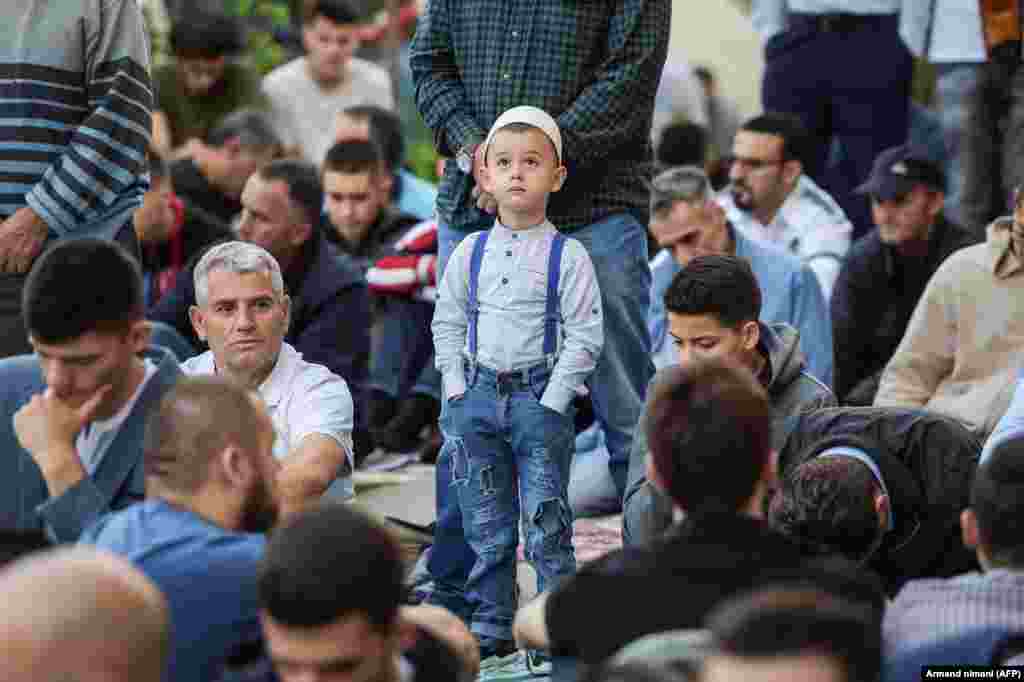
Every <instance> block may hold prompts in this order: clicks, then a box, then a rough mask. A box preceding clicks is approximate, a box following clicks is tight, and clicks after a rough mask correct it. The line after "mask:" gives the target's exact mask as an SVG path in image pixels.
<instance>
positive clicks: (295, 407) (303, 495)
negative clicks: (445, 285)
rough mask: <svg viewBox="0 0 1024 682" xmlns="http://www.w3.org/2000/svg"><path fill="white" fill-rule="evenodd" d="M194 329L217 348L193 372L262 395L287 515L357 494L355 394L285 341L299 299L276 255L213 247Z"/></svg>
mask: <svg viewBox="0 0 1024 682" xmlns="http://www.w3.org/2000/svg"><path fill="white" fill-rule="evenodd" d="M193 276H194V278H195V289H196V305H194V306H192V308H191V309H190V310H189V314H190V316H191V318H192V326H193V327H195V330H196V334H197V335H198V336H199V338H200V339H202V340H203V341H205V342H206V343H208V344H209V346H210V350H208V351H206V352H205V353H203V354H202V355H199V356H196V357H194V358H192V359H190V360H187V361H185V362H184V363H183V364H182V371H183V372H185V374H217V375H220V376H224V377H226V378H228V379H230V380H231V381H233V382H235V383H236V384H238V385H239V386H242V387H243V388H245V389H248V390H250V391H255V392H258V393H259V394H260V396H261V397H262V398H263V401H264V403H266V406H267V410H268V411H269V412H270V416H271V419H272V420H273V422H274V431H275V433H276V434H277V438H276V439H275V441H274V456H275V457H277V459H278V460H280V461H281V475H280V480H279V481H278V484H279V488H280V497H281V504H282V505H283V506H284V508H285V510H286V511H293V510H295V509H301V508H302V507H304V506H306V505H307V504H310V503H311V502H313V501H315V500H317V499H318V498H319V497H320V496H321V495H322V494H323V493H324V491H326V490H327V489H328V487H330V486H332V485H333V486H335V487H334V491H335V493H336V494H338V495H341V496H343V497H351V496H352V495H353V490H352V482H351V479H350V477H349V474H350V473H351V471H352V467H353V465H354V462H353V452H352V421H353V406H352V396H351V394H350V393H349V390H348V386H346V385H345V380H344V379H342V378H341V377H339V376H338V375H336V374H333V373H331V371H330V370H329V369H327V368H326V367H324V366H322V365H314V364H312V363H310V362H307V361H306V360H304V359H303V357H302V355H301V354H299V352H298V351H296V350H295V349H294V348H293V347H292V346H289V345H288V344H287V343H285V342H284V335H285V330H286V329H287V328H288V319H289V314H290V309H291V299H290V298H289V297H288V296H287V295H285V293H284V278H283V277H282V276H281V269H280V268H279V267H278V265H277V261H275V260H274V257H273V256H271V255H270V254H269V253H267V252H266V251H264V250H263V249H261V248H260V247H258V246H256V245H255V244H248V243H245V242H226V243H224V244H218V245H217V246H215V247H213V248H212V249H210V250H209V251H207V252H206V254H205V255H204V256H203V258H202V260H200V261H199V263H198V264H197V265H196V268H195V272H194V274H193Z"/></svg>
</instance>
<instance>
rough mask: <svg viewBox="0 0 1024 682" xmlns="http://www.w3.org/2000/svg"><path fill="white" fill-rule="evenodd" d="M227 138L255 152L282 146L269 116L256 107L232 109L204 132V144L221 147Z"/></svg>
mask: <svg viewBox="0 0 1024 682" xmlns="http://www.w3.org/2000/svg"><path fill="white" fill-rule="evenodd" d="M228 140H237V141H238V145H239V146H240V147H241V148H242V149H248V150H250V151H252V152H255V153H262V152H264V151H267V150H271V149H280V148H281V147H282V143H281V137H280V136H279V135H278V134H277V131H276V130H275V129H274V124H273V122H272V121H271V120H270V117H269V116H268V115H267V114H266V113H264V112H262V111H258V110H256V109H238V110H236V111H233V112H231V113H230V114H228V115H227V116H225V117H224V118H222V119H221V120H220V122H218V123H217V125H215V126H213V127H212V128H211V129H210V132H209V133H207V134H206V144H208V145H210V146H211V147H221V146H223V145H224V144H226V143H227V141H228Z"/></svg>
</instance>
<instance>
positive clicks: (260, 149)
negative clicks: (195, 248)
mask: <svg viewBox="0 0 1024 682" xmlns="http://www.w3.org/2000/svg"><path fill="white" fill-rule="evenodd" d="M280 155H281V139H280V138H279V137H278V136H277V133H276V132H274V128H273V126H272V125H271V122H270V119H269V118H268V117H267V115H266V114H263V113H259V112H256V111H252V110H245V109H243V110H240V111H236V112H234V113H232V114H229V115H228V116H226V117H225V118H224V119H223V120H221V121H220V122H219V123H218V124H217V125H216V126H214V127H213V129H212V130H210V132H209V134H208V135H207V136H206V137H205V138H204V141H203V142H198V143H195V144H192V145H191V146H190V148H189V155H188V156H187V157H185V158H182V159H178V160H177V161H173V162H171V164H170V166H171V182H172V183H173V185H174V191H175V192H176V193H177V195H178V196H179V197H180V198H181V200H182V201H183V202H184V203H185V205H186V206H190V207H194V208H197V209H199V210H202V211H204V212H205V213H207V214H209V215H212V216H213V217H214V218H215V219H217V220H219V221H220V222H222V223H224V224H225V225H229V224H231V223H232V221H233V220H234V219H235V216H236V215H238V213H239V212H241V210H242V204H241V197H242V190H243V189H245V183H246V182H248V180H249V176H251V175H252V174H253V173H255V172H256V171H257V169H259V168H260V167H262V166H264V165H265V164H267V163H270V162H271V161H273V160H274V159H276V158H277V157H278V156H280Z"/></svg>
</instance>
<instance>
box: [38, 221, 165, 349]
mask: <svg viewBox="0 0 1024 682" xmlns="http://www.w3.org/2000/svg"><path fill="white" fill-rule="evenodd" d="M21 309H22V314H23V315H24V316H25V326H26V328H27V329H28V333H29V334H30V335H31V336H32V337H34V338H36V339H38V340H39V341H42V342H44V343H65V342H67V341H72V340H74V339H77V338H79V337H80V336H82V335H83V334H86V333H89V332H93V331H95V332H102V333H117V332H121V331H127V330H128V329H129V327H131V325H132V323H134V322H137V321H139V320H141V319H142V318H143V316H144V315H145V306H144V303H143V296H142V272H141V270H140V269H139V264H138V262H137V261H136V260H135V259H134V258H132V257H131V256H130V255H129V254H128V252H127V251H125V250H124V248H122V247H121V246H119V245H118V244H116V243H114V242H109V241H104V240H101V239H91V238H87V239H68V240H61V241H59V242H57V243H56V244H54V245H53V246H51V247H50V248H48V249H47V250H46V251H44V252H43V254H42V255H41V256H40V257H39V258H37V259H36V262H35V264H34V265H33V266H32V270H31V271H30V272H29V274H28V279H27V280H26V281H25V287H24V289H23V291H22V299H21Z"/></svg>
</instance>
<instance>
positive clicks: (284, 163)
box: [258, 159, 324, 226]
mask: <svg viewBox="0 0 1024 682" xmlns="http://www.w3.org/2000/svg"><path fill="white" fill-rule="evenodd" d="M258 174H259V176H260V178H262V179H263V180H266V181H268V182H275V181H280V182H283V183H284V184H285V185H287V186H288V198H289V199H290V200H291V202H292V204H293V205H294V206H295V207H297V208H298V209H299V210H300V211H301V212H302V215H303V217H304V218H305V220H306V221H307V222H308V223H309V224H310V225H314V226H315V225H318V224H319V222H320V212H321V210H322V209H323V205H324V190H323V186H322V185H321V184H320V175H319V174H318V173H317V171H316V166H314V165H313V164H311V163H307V162H306V161H298V160H296V159H278V160H277V161H271V162H270V163H268V164H267V165H266V166H264V167H263V168H261V169H260V170H259V171H258Z"/></svg>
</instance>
